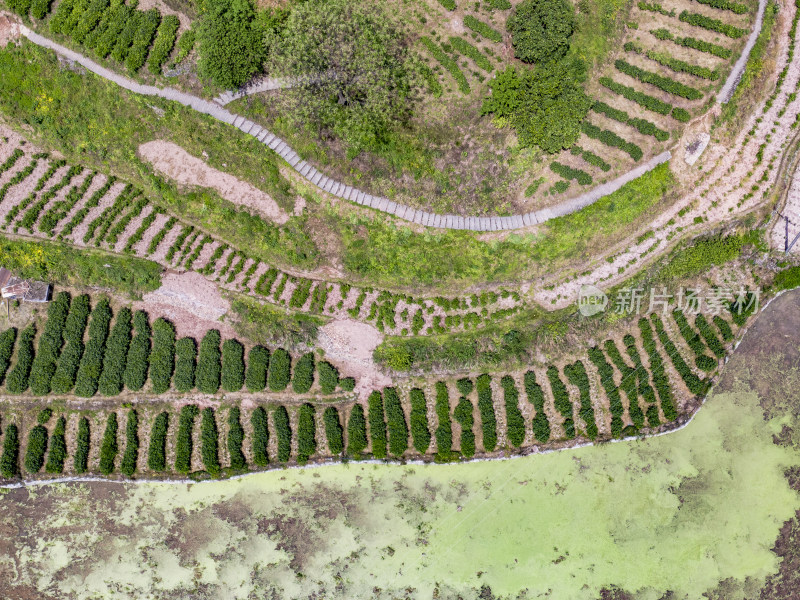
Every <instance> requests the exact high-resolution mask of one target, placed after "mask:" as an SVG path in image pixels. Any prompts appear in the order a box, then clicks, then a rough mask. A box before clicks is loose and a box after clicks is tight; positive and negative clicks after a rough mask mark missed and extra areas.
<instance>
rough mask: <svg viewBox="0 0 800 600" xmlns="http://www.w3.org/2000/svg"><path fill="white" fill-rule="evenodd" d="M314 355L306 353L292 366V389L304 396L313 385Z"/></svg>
mask: <svg viewBox="0 0 800 600" xmlns="http://www.w3.org/2000/svg"><path fill="white" fill-rule="evenodd" d="M314 369H315V363H314V353H313V352H308V353H306V354H304V355H303V356H301V357H300V359H299V360H298V361H297V363H295V365H294V376H293V377H292V389H293V390H294V391H295V392H296V393H298V394H306V393H308V391H309V390H310V389H311V386H313V385H314Z"/></svg>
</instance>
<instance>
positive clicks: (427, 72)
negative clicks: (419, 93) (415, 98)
mask: <svg viewBox="0 0 800 600" xmlns="http://www.w3.org/2000/svg"><path fill="white" fill-rule="evenodd" d="M418 69H419V73H420V76H421V77H422V80H423V81H424V82H425V87H426V88H427V89H428V92H429V93H430V94H431V96H433V97H434V98H440V97H441V96H442V92H443V91H444V90H443V89H442V84H441V82H440V81H439V76H438V75H437V74H436V73H435V72H434V71H433V69H431V68H430V67H429V66H428V65H426V64H425V63H424V62H420V63H419V66H418Z"/></svg>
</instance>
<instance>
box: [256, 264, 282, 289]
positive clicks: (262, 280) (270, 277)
mask: <svg viewBox="0 0 800 600" xmlns="http://www.w3.org/2000/svg"><path fill="white" fill-rule="evenodd" d="M277 278H278V269H276V268H275V267H270V268H269V269H267V270H266V271H264V272H263V273H262V274H261V276H260V277H259V278H258V281H256V286H255V292H256V293H257V294H261V295H262V296H268V295H269V291H270V290H271V289H272V286H273V285H274V284H275V280H276V279H277Z"/></svg>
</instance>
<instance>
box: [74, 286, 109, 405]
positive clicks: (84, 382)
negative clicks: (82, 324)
mask: <svg viewBox="0 0 800 600" xmlns="http://www.w3.org/2000/svg"><path fill="white" fill-rule="evenodd" d="M111 317H112V315H111V307H110V306H109V304H108V298H102V299H101V300H100V301H99V302H98V303H97V305H96V306H95V307H94V310H92V315H91V321H90V322H89V341H88V343H87V344H86V349H85V350H84V352H83V357H82V358H81V362H80V366H79V367H78V375H77V378H76V381H75V394H76V395H78V396H82V397H84V398H89V397H91V396H94V394H95V393H96V392H97V385H98V381H99V380H100V374H101V373H102V370H103V356H104V354H105V347H106V338H107V337H108V328H109V325H110V324H111Z"/></svg>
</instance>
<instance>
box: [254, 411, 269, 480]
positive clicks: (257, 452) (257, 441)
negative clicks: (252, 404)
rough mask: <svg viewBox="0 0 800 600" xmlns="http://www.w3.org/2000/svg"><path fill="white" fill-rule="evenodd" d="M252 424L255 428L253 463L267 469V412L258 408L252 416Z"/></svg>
mask: <svg viewBox="0 0 800 600" xmlns="http://www.w3.org/2000/svg"><path fill="white" fill-rule="evenodd" d="M250 424H251V425H252V426H253V462H254V463H255V464H256V465H257V466H259V467H266V466H267V465H268V464H269V425H268V422H267V411H266V410H264V409H263V408H262V407H261V406H259V407H257V408H256V409H255V410H254V411H253V414H251V415H250Z"/></svg>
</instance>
